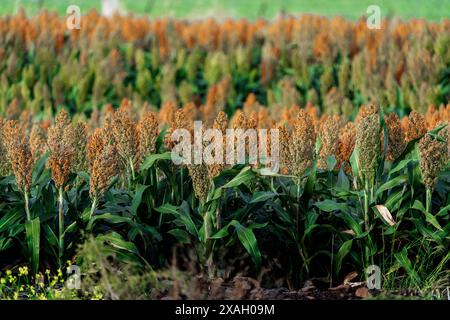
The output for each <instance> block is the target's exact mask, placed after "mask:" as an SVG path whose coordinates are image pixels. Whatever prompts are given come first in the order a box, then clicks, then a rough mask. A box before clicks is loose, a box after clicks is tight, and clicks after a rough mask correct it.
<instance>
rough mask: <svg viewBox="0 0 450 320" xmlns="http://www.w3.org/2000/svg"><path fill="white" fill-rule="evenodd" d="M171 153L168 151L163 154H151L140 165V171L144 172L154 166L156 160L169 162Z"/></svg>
mask: <svg viewBox="0 0 450 320" xmlns="http://www.w3.org/2000/svg"><path fill="white" fill-rule="evenodd" d="M171 156H172V153H171V152H170V151H168V152H165V153H157V154H151V155H149V156H148V157H147V158H145V160H144V162H143V163H142V165H141V168H140V171H145V170H147V169H149V168H151V167H153V165H154V164H155V162H156V161H158V160H171V159H172V158H171Z"/></svg>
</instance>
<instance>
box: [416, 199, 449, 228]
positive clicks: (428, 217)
mask: <svg viewBox="0 0 450 320" xmlns="http://www.w3.org/2000/svg"><path fill="white" fill-rule="evenodd" d="M411 208H412V209H416V210H419V211H421V212H422V213H423V214H424V215H425V220H426V221H427V222H428V223H429V224H431V225H432V226H434V227H435V228H436V229H438V230H440V231H443V229H442V227H441V225H440V224H439V222H438V221H437V219H436V217H435V216H433V215H432V214H431V213H429V212H427V210H426V209H425V207H424V206H423V204H422V202H420V201H419V200H416V201H414V204H413V206H412V207H411Z"/></svg>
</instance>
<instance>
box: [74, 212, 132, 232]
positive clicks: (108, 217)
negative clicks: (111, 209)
mask: <svg viewBox="0 0 450 320" xmlns="http://www.w3.org/2000/svg"><path fill="white" fill-rule="evenodd" d="M99 220H102V221H105V222H108V223H112V224H119V223H129V224H130V225H131V224H132V223H133V222H132V220H131V219H130V218H128V217H122V216H118V215H114V214H111V213H103V214H99V215H95V216H93V217H92V219H91V220H90V221H89V223H88V225H87V229H88V230H92V227H93V226H94V223H96V222H97V221H99ZM66 231H67V230H66Z"/></svg>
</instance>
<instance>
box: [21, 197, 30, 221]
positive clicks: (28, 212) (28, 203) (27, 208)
mask: <svg viewBox="0 0 450 320" xmlns="http://www.w3.org/2000/svg"><path fill="white" fill-rule="evenodd" d="M23 196H24V198H25V213H26V214H27V221H31V212H30V200H29V198H28V191H27V190H24V192H23Z"/></svg>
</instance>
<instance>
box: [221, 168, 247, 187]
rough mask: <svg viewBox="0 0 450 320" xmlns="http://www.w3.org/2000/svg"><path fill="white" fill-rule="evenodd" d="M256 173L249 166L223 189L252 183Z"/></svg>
mask: <svg viewBox="0 0 450 320" xmlns="http://www.w3.org/2000/svg"><path fill="white" fill-rule="evenodd" d="M254 175H255V174H254V173H253V171H252V170H251V168H250V167H249V166H247V167H244V168H243V169H242V170H241V172H239V173H238V174H237V175H236V176H235V177H234V178H233V179H231V180H230V181H229V182H228V183H227V184H225V185H224V186H223V187H222V188H224V189H225V188H234V187H237V186H239V185H241V184H243V183H246V182H248V181H251V179H252V178H253V177H254Z"/></svg>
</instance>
